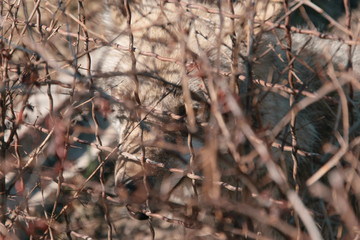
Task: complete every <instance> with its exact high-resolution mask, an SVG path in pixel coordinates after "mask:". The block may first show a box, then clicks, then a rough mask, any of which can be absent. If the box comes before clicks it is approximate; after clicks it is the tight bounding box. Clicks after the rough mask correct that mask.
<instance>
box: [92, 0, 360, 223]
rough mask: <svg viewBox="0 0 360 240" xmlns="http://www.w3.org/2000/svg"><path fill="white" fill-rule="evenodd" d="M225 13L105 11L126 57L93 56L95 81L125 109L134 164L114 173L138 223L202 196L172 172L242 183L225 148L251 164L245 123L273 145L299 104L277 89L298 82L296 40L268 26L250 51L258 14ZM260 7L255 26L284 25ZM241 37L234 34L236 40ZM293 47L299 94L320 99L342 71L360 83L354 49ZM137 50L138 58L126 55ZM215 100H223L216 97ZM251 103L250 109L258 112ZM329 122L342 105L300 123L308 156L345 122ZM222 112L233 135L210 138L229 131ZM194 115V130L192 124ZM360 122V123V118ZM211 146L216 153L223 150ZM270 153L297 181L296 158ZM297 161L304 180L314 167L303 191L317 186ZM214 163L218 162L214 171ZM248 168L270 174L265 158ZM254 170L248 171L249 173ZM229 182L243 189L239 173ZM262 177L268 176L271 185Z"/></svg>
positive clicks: (169, 6) (146, 5) (165, 5)
mask: <svg viewBox="0 0 360 240" xmlns="http://www.w3.org/2000/svg"><path fill="white" fill-rule="evenodd" d="M213 2H215V3H213ZM221 2H222V3H221V9H222V11H223V13H222V14H220V15H219V14H215V13H211V11H208V9H218V7H219V6H218V4H217V3H216V1H191V2H190V3H188V5H182V4H181V2H178V1H155V0H154V1H146V0H143V1H140V0H139V1H129V6H130V9H127V6H126V5H125V4H124V1H121V0H108V1H107V4H106V11H105V14H104V21H105V23H106V26H107V38H108V39H109V40H110V41H111V43H112V44H113V45H115V44H118V46H120V47H118V49H114V48H113V47H102V48H100V49H98V50H96V51H94V52H93V53H92V54H91V58H92V65H91V71H92V74H93V75H97V76H102V77H100V78H99V79H97V80H96V84H97V85H98V86H99V87H100V88H101V89H103V90H104V91H105V92H106V93H107V94H109V95H110V96H111V97H112V98H113V100H114V102H116V103H114V104H113V109H114V112H113V114H112V122H113V126H114V128H115V129H116V130H117V131H118V136H119V138H118V143H119V145H120V147H119V149H120V151H121V152H122V153H126V154H128V155H126V154H122V155H120V157H119V159H118V161H117V164H116V168H115V179H116V184H117V193H118V195H119V197H120V199H121V200H123V201H124V202H125V203H126V204H127V205H128V207H129V211H130V212H131V213H132V215H134V216H137V217H138V218H139V219H141V218H146V217H145V216H144V215H141V214H142V213H143V211H144V209H145V205H146V204H145V203H146V202H147V201H148V200H150V201H148V206H147V207H149V208H150V209H151V210H152V211H159V210H161V209H159V208H161V207H160V206H159V205H161V204H155V203H159V201H165V200H169V199H170V200H171V201H172V202H173V203H176V204H180V205H181V204H183V205H185V204H190V203H191V199H192V197H193V196H194V195H195V191H194V189H193V186H192V184H191V181H190V180H188V179H185V178H184V177H183V176H185V174H183V173H180V174H175V173H173V174H170V173H169V171H168V169H171V168H177V169H179V168H180V169H186V170H185V173H186V171H189V172H191V171H193V172H195V173H199V174H200V173H202V174H204V175H205V176H207V177H212V178H213V179H212V180H214V181H221V180H224V178H222V177H221V176H222V175H223V171H225V172H226V169H227V170H229V169H230V170H231V169H232V170H233V171H235V172H238V171H239V170H234V169H239V168H241V166H243V167H244V166H245V165H243V164H241V163H239V162H235V161H234V155H233V153H232V152H231V150H229V145H228V144H227V143H226V142H227V141H228V140H229V139H230V140H231V141H232V142H237V143H236V144H237V146H236V147H235V150H236V151H240V152H241V154H249V153H251V151H252V148H251V147H249V142H247V141H246V140H245V138H246V137H245V135H244V134H243V133H242V131H241V130H240V129H242V127H241V126H240V127H239V124H240V125H241V124H243V123H242V121H244V122H246V123H247V124H249V125H250V126H252V127H253V128H254V129H258V131H259V132H260V134H259V135H261V136H262V138H263V139H266V138H267V137H269V136H267V133H268V132H269V131H270V130H272V129H273V128H274V127H275V126H276V125H277V124H278V123H279V122H281V120H282V119H283V117H284V116H285V115H286V114H288V113H289V112H290V111H291V106H290V102H289V98H290V95H291V94H290V93H289V92H286V91H284V90H283V89H279V88H275V87H273V86H275V85H276V84H283V83H284V82H287V81H288V71H289V67H288V59H287V56H286V46H287V36H286V34H285V33H284V31H281V30H276V31H272V32H266V31H264V29H265V28H264V26H260V27H259V28H256V30H255V31H254V32H253V33H252V34H253V36H254V39H253V43H252V46H250V49H251V50H249V48H248V47H249V46H248V43H249V41H248V39H247V36H249V32H248V29H249V28H252V27H253V26H250V25H249V24H252V23H251V22H249V19H251V13H252V12H254V9H253V8H252V6H251V5H249V4H246V3H234V5H233V7H234V13H231V12H232V9H231V7H230V5H228V1H221ZM225 2H226V3H225ZM260 3H261V4H260ZM199 6H202V7H205V8H202V7H199ZM280 7H281V6H280ZM255 8H256V10H257V11H256V12H257V13H258V15H256V16H255V19H256V20H258V22H262V20H265V19H269V17H271V16H274V15H275V14H274V13H276V12H278V9H279V6H278V3H266V2H264V3H262V2H259V4H257V5H256V6H255ZM269 9H270V10H269ZM129 10H130V11H129ZM265 10H266V11H265ZM129 13H131V23H130V24H129V22H128V21H129ZM229 16H235V17H234V18H231V17H229ZM233 33H236V36H235V38H234V36H233ZM291 39H292V47H291V51H292V54H293V56H295V60H294V65H293V76H294V79H296V84H295V88H296V90H297V91H298V92H315V93H316V91H317V90H318V89H320V88H321V87H322V86H323V84H326V82H329V81H330V80H329V79H330V77H329V75H331V73H329V70H328V69H332V68H334V71H335V73H336V74H338V75H337V76H340V75H339V74H340V73H344V74H345V73H346V74H347V75H346V76H349V77H350V78H352V79H353V80H351V81H357V80H356V79H357V76H358V74H359V69H360V66H359V63H360V61H359V60H360V59H359V57H360V54H359V51H358V48H357V47H356V46H354V47H353V48H352V49H353V51H352V64H353V65H352V69H353V71H348V70H347V64H348V57H347V54H346V52H347V49H348V45H346V44H344V43H341V42H337V41H331V40H324V39H319V38H316V37H311V36H309V35H303V34H292V35H291ZM232 40H233V41H232ZM234 42H236V43H237V49H238V51H237V52H235V54H236V59H237V61H238V64H236V65H234V64H233V62H234V61H233V59H234V55H233V52H234V51H236V50H234V44H235V43H234ZM129 46H132V47H133V51H129V50H124V49H123V48H127V47H129ZM232 76H236V77H232ZM244 79H245V80H244ZM249 79H251V82H253V83H250V84H251V88H250V87H249V85H248V84H249V83H246V80H249ZM261 80H262V81H265V82H267V83H268V85H267V86H268V87H265V86H264V84H260V83H261V82H260V81H261ZM211 84H212V86H210V85H211ZM285 85H286V86H288V87H289V85H288V84H285ZM214 89H215V91H217V92H215V93H213V92H211V91H213V90H214ZM214 94H215V95H214ZM229 95H231V96H232V97H231V99H234V100H235V103H236V104H238V106H237V107H239V106H241V107H240V108H241V109H243V110H244V114H247V116H246V117H243V118H238V117H236V116H234V114H232V111H233V109H234V108H233V107H232V106H229V105H230V104H234V103H230V100H229V99H228V98H227V97H226V96H229ZM315 95H316V94H315ZM355 95H356V94H355ZM247 96H251V97H250V98H248V97H247ZM329 96H330V97H329V98H331V96H336V95H335V94H334V95H329ZM314 97H316V96H314ZM304 98H305V97H304V95H303V94H296V99H295V103H296V102H300V101H301V100H302V99H304ZM335 98H336V97H335ZM215 101H217V103H216V102H215ZM246 101H250V105H249V104H248V105H247V103H246ZM330 102H331V101H330ZM216 104H217V105H216ZM351 108H352V109H353V110H352V111H353V112H354V113H355V116H356V115H357V114H358V105H356V103H355V104H352V107H351ZM246 109H247V110H248V112H246ZM331 111H336V108H335V107H334V106H332V103H329V102H326V101H325V100H319V101H318V102H317V103H316V104H314V105H311V106H309V107H307V108H305V109H302V110H301V111H299V112H298V113H297V116H296V126H295V129H296V140H297V146H296V148H297V150H298V151H299V152H306V153H321V147H322V145H323V144H324V143H326V142H327V141H329V140H330V139H331V137H332V134H333V133H331V131H330V130H331V129H333V128H334V124H335V123H334V122H335V116H334V114H332V113H331ZM219 112H220V113H221V114H222V115H223V119H224V123H225V124H226V128H227V129H228V131H229V136H226V133H225V132H223V129H221V130H218V131H217V132H218V135H207V134H208V133H209V132H211V130H210V129H211V128H212V127H214V126H217V125H218V124H220V123H216V122H217V121H219V119H218V118H216V117H214V116H213V115H212V114H217V113H219ZM329 112H330V113H329ZM185 113H186V115H187V117H188V118H187V119H184V118H183V117H182V116H184V114H185ZM174 116H175V117H174ZM240 119H241V121H240ZM353 120H355V121H356V117H355V118H354V119H353ZM212 125H213V126H212ZM204 126H205V127H204ZM190 133H191V134H192V135H193V137H194V138H196V139H197V140H196V141H195V142H197V143H198V144H197V146H195V153H196V155H195V156H196V157H195V162H196V163H191V167H190V163H189V161H190V157H189V156H190V155H189V154H188V149H187V146H186V144H185V142H186V138H187V137H188V135H189V134H190ZM209 138H213V141H212V140H211V139H209ZM227 138H228V140H227ZM272 141H273V142H268V143H267V144H268V145H271V144H272V143H278V144H279V145H285V146H291V141H292V138H291V133H290V130H289V127H288V125H287V124H286V125H285V126H284V127H283V128H282V131H280V133H279V134H278V135H277V136H275V139H273V140H272ZM212 143H215V146H213V148H214V149H213V151H211V147H210V146H212V145H211V144H212ZM250 145H251V144H250ZM239 146H242V147H239ZM241 149H242V150H241ZM272 150H273V151H272V153H273V159H275V160H276V159H281V158H282V156H285V165H287V167H285V169H286V170H285V172H286V171H288V174H289V175H290V176H291V171H290V169H292V167H293V161H294V159H293V158H292V157H291V154H290V153H285V154H284V153H283V152H282V151H281V148H273V149H272ZM193 154H194V153H193ZM244 156H245V155H244ZM297 156H298V157H297V158H298V159H297V160H298V161H299V162H298V164H299V168H300V170H304V169H302V168H301V167H302V166H305V170H304V171H303V172H299V173H298V176H297V177H298V178H299V179H300V180H299V179H297V180H299V181H300V183H304V182H305V180H306V179H307V177H309V176H310V175H311V171H310V170H308V169H309V162H308V161H309V158H307V157H304V156H302V155H300V154H297ZM146 159H148V160H152V161H155V162H157V163H160V164H164V165H165V168H164V167H162V168H161V167H158V166H155V165H154V164H149V161H148V163H146ZM211 159H215V163H214V162H212V160H211ZM262 160H263V161H265V160H266V159H262ZM211 164H215V165H214V166H215V167H214V168H215V169H216V168H218V170H214V169H212V170H211V171H213V172H212V173H211V174H210V173H207V172H206V171H208V169H211V168H210V167H209V168H208V166H210V165H211ZM247 164H250V165H251V164H263V163H262V161H261V157H260V160H259V162H256V163H254V162H251V163H247ZM279 164H280V165H281V163H280V162H279ZM244 169H248V171H250V170H249V169H251V167H248V168H245V167H244ZM306 169H307V170H306ZM216 172H217V175H216V174H215V173H216ZM230 175H231V176H232V177H233V179H235V178H236V175H237V174H230ZM255 175H256V176H260V177H263V176H264V175H265V174H264V173H256V174H255ZM299 175H300V176H299ZM144 176H146V177H144ZM289 178H291V177H289ZM226 179H227V180H229V179H231V177H230V178H226ZM297 180H295V181H297ZM229 181H232V180H229ZM294 184H295V183H294ZM300 185H301V184H300ZM204 191H205V190H204ZM221 194H222V193H219V192H216V191H215V192H211V191H210V192H208V193H206V191H205V193H204V195H205V197H206V195H207V196H208V197H209V198H210V199H217V198H219V197H220V195H221ZM214 196H215V197H214ZM216 196H217V197H216ZM149 202H150V203H149Z"/></svg>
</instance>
